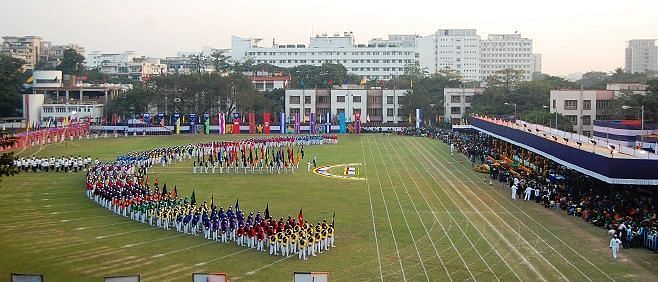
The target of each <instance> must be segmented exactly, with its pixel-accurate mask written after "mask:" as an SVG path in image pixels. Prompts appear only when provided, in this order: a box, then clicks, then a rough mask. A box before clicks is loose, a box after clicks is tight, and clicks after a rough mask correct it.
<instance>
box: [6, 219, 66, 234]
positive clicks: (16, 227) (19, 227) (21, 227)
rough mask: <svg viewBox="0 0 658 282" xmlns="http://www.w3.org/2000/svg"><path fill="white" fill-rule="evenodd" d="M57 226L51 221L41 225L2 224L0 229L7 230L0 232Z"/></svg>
mask: <svg viewBox="0 0 658 282" xmlns="http://www.w3.org/2000/svg"><path fill="white" fill-rule="evenodd" d="M54 226H57V223H55V222H52V223H44V224H43V225H20V224H19V225H4V226H1V227H0V229H4V230H3V231H9V232H0V234H10V233H12V234H13V233H14V231H19V232H22V231H30V230H34V229H37V230H39V229H43V228H45V227H54Z"/></svg>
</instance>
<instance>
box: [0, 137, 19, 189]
mask: <svg viewBox="0 0 658 282" xmlns="http://www.w3.org/2000/svg"><path fill="white" fill-rule="evenodd" d="M15 143H16V137H14V136H9V135H7V134H6V132H2V133H0V147H5V146H12V145H14V144H15ZM14 159H15V158H14V153H13V152H8V153H2V155H0V181H1V180H2V179H1V178H2V177H3V176H11V175H14V174H17V173H18V168H17V167H16V166H15V165H14Z"/></svg>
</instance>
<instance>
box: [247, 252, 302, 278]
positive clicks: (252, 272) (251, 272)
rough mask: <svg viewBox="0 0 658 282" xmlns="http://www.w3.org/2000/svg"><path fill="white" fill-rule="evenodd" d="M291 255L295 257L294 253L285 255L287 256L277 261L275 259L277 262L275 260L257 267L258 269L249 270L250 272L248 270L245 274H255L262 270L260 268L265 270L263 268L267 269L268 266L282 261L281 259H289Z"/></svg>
mask: <svg viewBox="0 0 658 282" xmlns="http://www.w3.org/2000/svg"><path fill="white" fill-rule="evenodd" d="M291 257H294V255H293V256H287V257H285V258H282V259H279V260H277V261H275V262H273V263H270V264H268V265H265V266H261V267H259V268H256V269H254V270H252V271H249V272H247V273H245V274H247V275H249V276H251V275H254V274H256V272H258V271H260V270H263V269H265V268H268V267H270V266H272V265H274V264H276V263H279V262H281V261H284V260H287V259H289V258H291Z"/></svg>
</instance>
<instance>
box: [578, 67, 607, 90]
mask: <svg viewBox="0 0 658 282" xmlns="http://www.w3.org/2000/svg"><path fill="white" fill-rule="evenodd" d="M607 80H608V74H607V73H605V72H602V71H590V72H586V73H585V74H583V77H582V78H581V79H580V80H578V81H576V83H578V84H579V85H582V86H583V88H586V89H605V86H606V81H607Z"/></svg>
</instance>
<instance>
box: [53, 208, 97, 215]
mask: <svg viewBox="0 0 658 282" xmlns="http://www.w3.org/2000/svg"><path fill="white" fill-rule="evenodd" d="M88 210H98V208H97V207H93V208H88V209H80V210H71V211H55V212H51V213H49V214H60V213H72V212H81V211H88Z"/></svg>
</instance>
